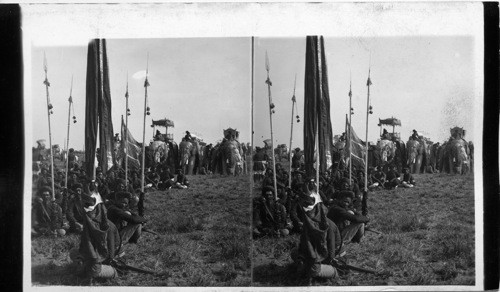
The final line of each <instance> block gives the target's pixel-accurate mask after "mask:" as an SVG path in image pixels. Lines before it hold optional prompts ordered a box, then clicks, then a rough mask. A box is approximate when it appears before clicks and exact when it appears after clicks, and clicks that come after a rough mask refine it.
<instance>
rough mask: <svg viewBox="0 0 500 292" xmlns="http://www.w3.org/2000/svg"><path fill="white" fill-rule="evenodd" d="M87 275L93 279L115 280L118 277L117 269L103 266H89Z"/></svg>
mask: <svg viewBox="0 0 500 292" xmlns="http://www.w3.org/2000/svg"><path fill="white" fill-rule="evenodd" d="M87 275H88V276H89V277H92V278H99V279H113V278H116V277H117V276H118V274H117V272H116V270H115V268H113V267H112V266H108V265H102V264H91V265H88V266H87Z"/></svg>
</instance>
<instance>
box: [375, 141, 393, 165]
mask: <svg viewBox="0 0 500 292" xmlns="http://www.w3.org/2000/svg"><path fill="white" fill-rule="evenodd" d="M377 150H378V156H379V157H380V162H381V163H382V165H385V164H391V163H392V162H393V161H394V158H395V157H396V145H395V144H394V142H392V141H391V140H386V139H382V140H380V141H378V143H377Z"/></svg>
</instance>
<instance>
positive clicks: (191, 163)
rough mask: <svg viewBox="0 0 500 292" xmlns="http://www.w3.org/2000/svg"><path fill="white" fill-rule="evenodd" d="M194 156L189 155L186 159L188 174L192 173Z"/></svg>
mask: <svg viewBox="0 0 500 292" xmlns="http://www.w3.org/2000/svg"><path fill="white" fill-rule="evenodd" d="M194 162H195V157H190V158H189V161H188V172H187V174H188V175H193V171H194Z"/></svg>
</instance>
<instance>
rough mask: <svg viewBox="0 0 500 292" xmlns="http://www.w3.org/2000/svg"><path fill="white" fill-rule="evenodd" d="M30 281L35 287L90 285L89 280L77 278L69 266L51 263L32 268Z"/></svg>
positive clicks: (81, 277)
mask: <svg viewBox="0 0 500 292" xmlns="http://www.w3.org/2000/svg"><path fill="white" fill-rule="evenodd" d="M31 281H32V284H33V285H35V286H39V285H40V286H43V285H70V286H88V285H90V284H91V282H90V279H89V278H87V277H84V276H78V275H77V274H76V273H75V272H74V270H73V269H72V267H71V265H70V264H67V265H62V266H58V265H55V264H54V263H52V262H49V263H46V264H41V265H37V266H33V267H32V269H31Z"/></svg>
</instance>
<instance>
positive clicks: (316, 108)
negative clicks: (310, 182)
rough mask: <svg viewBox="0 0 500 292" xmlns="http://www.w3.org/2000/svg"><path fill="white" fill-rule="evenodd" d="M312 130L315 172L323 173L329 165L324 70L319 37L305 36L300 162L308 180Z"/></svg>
mask: <svg viewBox="0 0 500 292" xmlns="http://www.w3.org/2000/svg"><path fill="white" fill-rule="evenodd" d="M316 130H317V133H318V139H319V141H318V142H319V143H318V145H319V171H320V172H325V171H326V170H327V169H328V168H330V167H331V166H332V164H333V155H332V154H333V153H332V150H333V135H332V123H331V118H330V94H329V89H328V70H327V65H326V58H325V50H324V41H323V37H322V36H321V37H318V36H308V37H307V39H306V73H305V86H304V158H305V167H306V173H307V175H308V176H311V175H312V174H313V172H314V161H315V157H314V152H315V150H316V149H315V148H316V147H315V145H316Z"/></svg>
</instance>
